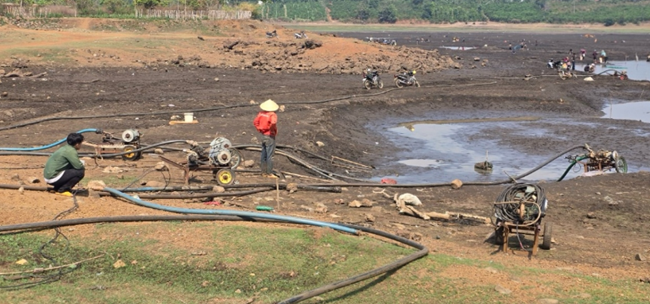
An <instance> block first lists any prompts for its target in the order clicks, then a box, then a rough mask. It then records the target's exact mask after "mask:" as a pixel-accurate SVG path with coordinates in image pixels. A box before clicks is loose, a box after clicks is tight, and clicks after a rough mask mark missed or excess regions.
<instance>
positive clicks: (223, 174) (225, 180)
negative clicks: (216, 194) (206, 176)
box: [217, 169, 235, 185]
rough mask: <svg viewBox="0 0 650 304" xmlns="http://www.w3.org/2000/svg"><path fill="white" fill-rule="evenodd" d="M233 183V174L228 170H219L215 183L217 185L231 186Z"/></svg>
mask: <svg viewBox="0 0 650 304" xmlns="http://www.w3.org/2000/svg"><path fill="white" fill-rule="evenodd" d="M234 181H235V173H234V172H232V171H230V169H221V170H219V171H218V172H217V182H218V183H219V185H231V184H232V183H233V182H234Z"/></svg>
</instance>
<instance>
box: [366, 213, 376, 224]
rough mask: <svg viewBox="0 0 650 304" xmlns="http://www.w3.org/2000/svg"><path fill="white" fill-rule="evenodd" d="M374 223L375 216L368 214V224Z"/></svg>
mask: <svg viewBox="0 0 650 304" xmlns="http://www.w3.org/2000/svg"><path fill="white" fill-rule="evenodd" d="M374 221H375V216H374V215H372V214H370V213H366V222H371V223H372V222H374Z"/></svg>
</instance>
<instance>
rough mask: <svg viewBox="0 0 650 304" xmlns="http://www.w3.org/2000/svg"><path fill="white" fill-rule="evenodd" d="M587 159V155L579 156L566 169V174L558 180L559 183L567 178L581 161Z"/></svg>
mask: <svg viewBox="0 0 650 304" xmlns="http://www.w3.org/2000/svg"><path fill="white" fill-rule="evenodd" d="M585 158H587V156H586V155H582V156H578V157H577V158H576V159H575V160H574V161H572V162H571V164H570V165H569V167H567V168H566V171H564V174H562V176H560V178H558V179H557V181H558V182H559V181H562V180H563V179H564V177H566V175H567V174H568V173H569V170H571V168H573V166H575V165H576V164H577V163H578V162H579V161H581V160H583V159H585Z"/></svg>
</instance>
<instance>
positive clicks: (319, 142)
mask: <svg viewBox="0 0 650 304" xmlns="http://www.w3.org/2000/svg"><path fill="white" fill-rule="evenodd" d="M316 145H317V146H319V147H324V146H325V143H323V142H322V141H317V142H316Z"/></svg>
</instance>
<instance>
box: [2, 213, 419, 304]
mask: <svg viewBox="0 0 650 304" xmlns="http://www.w3.org/2000/svg"><path fill="white" fill-rule="evenodd" d="M178 220H187V221H213V220H222V221H237V220H249V221H260V220H261V221H267V219H260V218H256V217H241V216H228V215H147V216H116V217H93V218H79V219H68V220H58V221H47V222H36V223H24V224H15V225H6V226H0V233H2V232H9V231H21V232H22V231H33V230H39V229H46V228H57V227H64V226H73V225H83V224H93V223H114V222H143V221H178ZM330 224H333V223H330ZM333 225H335V224H333ZM340 225H341V226H344V227H348V228H350V229H356V230H360V231H364V232H367V233H371V234H375V235H378V236H381V237H385V238H388V239H391V240H394V241H397V242H400V243H402V244H404V245H407V246H411V247H413V248H415V249H418V251H417V252H414V253H412V254H410V255H408V256H405V257H403V258H401V259H399V260H397V261H395V262H392V263H390V264H387V265H384V266H381V267H379V268H376V269H373V270H370V271H367V272H364V273H362V274H358V275H355V276H353V277H350V278H347V279H345V280H341V281H338V282H334V283H331V284H327V285H325V286H321V287H318V288H316V289H312V290H309V291H305V292H303V293H301V294H299V295H296V296H293V297H291V298H289V299H286V300H283V301H281V302H279V303H298V302H300V301H304V300H307V299H309V298H312V297H315V296H317V295H320V294H323V293H326V292H329V291H332V290H335V289H338V288H342V287H345V286H348V285H351V284H354V283H357V282H360V281H363V280H366V279H368V278H371V277H375V276H378V275H380V274H382V273H387V272H389V271H392V270H395V269H398V268H400V267H402V266H404V265H406V264H408V263H410V262H412V261H415V260H417V259H419V258H421V257H423V256H425V255H427V254H428V252H429V249H427V248H426V247H424V246H423V245H422V244H419V243H417V242H414V241H411V240H409V239H406V238H403V237H400V236H397V235H394V234H390V233H387V232H384V231H380V230H376V229H372V228H367V227H362V226H355V225H348V224H340Z"/></svg>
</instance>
